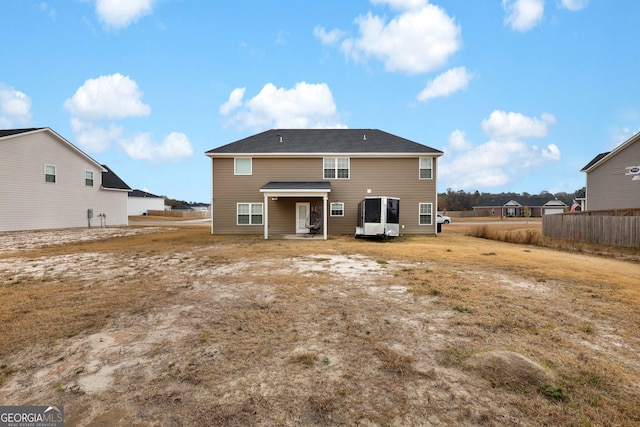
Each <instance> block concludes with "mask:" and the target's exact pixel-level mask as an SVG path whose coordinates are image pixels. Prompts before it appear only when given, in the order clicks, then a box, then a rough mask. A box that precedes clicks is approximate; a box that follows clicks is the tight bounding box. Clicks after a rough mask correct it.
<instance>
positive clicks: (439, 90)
mask: <svg viewBox="0 0 640 427" xmlns="http://www.w3.org/2000/svg"><path fill="white" fill-rule="evenodd" d="M472 78H473V73H470V72H468V71H467V69H466V68H465V67H457V68H452V69H450V70H448V71H445V72H444V73H442V74H439V75H438V76H436V78H434V79H433V80H431V81H430V82H429V83H427V86H426V87H425V88H424V89H423V90H422V92H420V93H419V94H418V100H419V101H428V100H430V99H432V98H438V97H443V96H449V95H451V94H452V93H454V92H457V91H459V90H463V89H466V88H467V87H468V86H469V82H470V81H471V79H472Z"/></svg>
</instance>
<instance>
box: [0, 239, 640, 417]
mask: <svg viewBox="0 0 640 427" xmlns="http://www.w3.org/2000/svg"><path fill="white" fill-rule="evenodd" d="M208 231H209V230H208V228H207V227H206V226H204V227H202V226H200V227H195V226H157V227H130V228H115V229H91V230H62V231H43V232H20V233H2V234H0V237H1V239H0V301H1V302H2V304H1V305H0V404H2V405H28V404H38V405H64V408H65V421H66V424H65V425H68V426H76V425H82V426H148V425H152V426H194V425H211V426H251V425H260V426H263V425H264V426H334V425H335V426H339V425H344V426H441V425H455V426H477V425H482V426H544V425H548V426H558V425H564V426H635V425H639V424H640V404H639V402H640V358H639V357H638V354H639V352H640V337H639V334H638V331H639V330H640V310H639V308H640V283H639V282H638V279H639V277H640V264H638V263H637V262H632V261H628V260H627V261H624V260H619V259H614V258H610V257H602V256H594V255H588V254H584V253H582V254H580V253H569V252H566V251H562V252H561V251H556V250H553V249H548V248H540V247H537V246H524V245H516V244H509V243H502V242H495V241H490V240H485V239H478V238H472V237H468V236H465V235H462V234H456V233H451V232H445V233H443V234H441V235H439V236H438V237H407V238H400V239H396V240H394V241H392V242H387V243H383V242H369V241H361V240H355V239H353V238H352V237H350V236H345V237H340V238H334V239H330V240H328V241H317V240H316V241H308V240H269V241H264V240H262V239H260V238H254V237H231V236H211V235H209V233H208Z"/></svg>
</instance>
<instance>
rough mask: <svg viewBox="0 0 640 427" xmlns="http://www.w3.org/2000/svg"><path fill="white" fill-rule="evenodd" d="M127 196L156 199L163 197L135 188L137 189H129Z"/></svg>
mask: <svg viewBox="0 0 640 427" xmlns="http://www.w3.org/2000/svg"><path fill="white" fill-rule="evenodd" d="M129 197H147V198H156V199H163V198H164V197H160V196H156V195H155V194H151V193H147V192H146V191H142V190H137V189H136V190H131V191H130V192H129Z"/></svg>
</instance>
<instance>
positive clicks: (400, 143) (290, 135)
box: [205, 129, 443, 156]
mask: <svg viewBox="0 0 640 427" xmlns="http://www.w3.org/2000/svg"><path fill="white" fill-rule="evenodd" d="M358 153H362V154H370V153H378V154H384V153H389V154H393V153H397V154H401V153H402V154H408V153H412V154H425V155H427V154H428V155H436V156H440V155H442V154H443V153H442V151H440V150H436V149H434V148H431V147H427V146H426V145H423V144H419V143H417V142H414V141H410V140H408V139H405V138H401V137H399V136H396V135H392V134H390V133H387V132H383V131H380V130H377V129H271V130H268V131H265V132H262V133H259V134H256V135H253V136H250V137H247V138H244V139H241V140H238V141H235V142H232V143H230V144H226V145H223V146H221V147H218V148H214V149H212V150H209V151H207V152H206V153H205V154H207V155H208V156H216V155H233V154H243V155H248V154H252V155H258V154H265V155H267V154H283V155H285V154H358Z"/></svg>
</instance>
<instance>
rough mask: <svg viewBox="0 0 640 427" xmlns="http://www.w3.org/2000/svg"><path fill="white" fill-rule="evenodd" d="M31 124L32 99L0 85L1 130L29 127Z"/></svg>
mask: <svg viewBox="0 0 640 427" xmlns="http://www.w3.org/2000/svg"><path fill="white" fill-rule="evenodd" d="M30 123H31V98H29V97H28V96H27V95H25V94H24V93H22V92H20V91H18V90H15V89H14V88H12V87H10V86H5V85H4V84H2V83H0V128H3V129H9V128H15V127H21V126H28V125H29V124H30Z"/></svg>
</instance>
